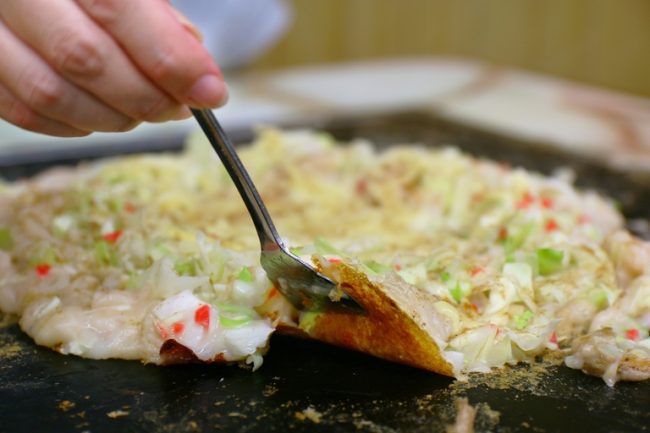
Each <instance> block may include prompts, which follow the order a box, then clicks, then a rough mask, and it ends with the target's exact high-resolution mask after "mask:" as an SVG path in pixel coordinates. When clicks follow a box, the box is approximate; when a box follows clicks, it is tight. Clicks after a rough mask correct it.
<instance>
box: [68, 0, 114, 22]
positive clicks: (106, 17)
mask: <svg viewBox="0 0 650 433" xmlns="http://www.w3.org/2000/svg"><path fill="white" fill-rule="evenodd" d="M79 3H80V4H81V6H82V7H83V8H84V9H85V10H86V12H87V13H88V15H90V16H92V17H93V18H95V19H97V20H99V21H101V22H102V23H104V24H110V23H113V22H115V21H118V20H119V19H120V16H121V14H122V12H123V8H124V1H121V0H79Z"/></svg>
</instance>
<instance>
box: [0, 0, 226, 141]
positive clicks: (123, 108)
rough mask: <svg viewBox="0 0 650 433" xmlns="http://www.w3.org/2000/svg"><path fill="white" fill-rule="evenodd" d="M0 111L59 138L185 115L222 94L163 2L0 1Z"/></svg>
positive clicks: (194, 42)
mask: <svg viewBox="0 0 650 433" xmlns="http://www.w3.org/2000/svg"><path fill="white" fill-rule="evenodd" d="M0 53H2V54H1V55H0V59H1V61H0V117H1V118H3V119H5V120H6V121H8V122H10V123H13V124H14V125H17V126H19V127H21V128H24V129H27V130H30V131H35V132H40V133H44V134H48V135H54V136H61V137H79V136H85V135H88V134H90V133H92V132H95V131H103V132H119V131H127V130H129V129H132V128H134V127H135V126H137V125H138V124H139V123H141V122H144V121H148V122H164V121H167V120H174V119H182V118H185V117H188V116H189V115H190V113H189V109H188V107H189V106H192V107H198V108H214V107H218V106H220V105H222V104H223V103H224V102H225V101H226V99H227V89H226V86H225V84H224V81H223V76H222V75H221V72H220V70H219V67H218V66H217V64H216V63H215V62H214V61H213V60H212V58H211V57H210V55H209V54H208V52H207V51H206V50H205V48H204V47H203V45H202V44H201V41H200V36H199V34H198V32H197V31H196V29H194V27H193V26H192V25H191V24H190V23H189V22H188V21H187V20H186V19H184V18H183V17H182V16H181V15H180V14H179V13H178V12H177V11H176V10H175V9H174V8H173V7H172V6H171V5H170V4H169V3H168V2H167V1H165V0H55V1H53V0H0Z"/></svg>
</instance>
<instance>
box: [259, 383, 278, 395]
mask: <svg viewBox="0 0 650 433" xmlns="http://www.w3.org/2000/svg"><path fill="white" fill-rule="evenodd" d="M277 392H278V388H277V387H276V386H274V385H266V386H265V387H264V391H262V395H263V396H264V397H271V396H272V395H273V394H275V393H277Z"/></svg>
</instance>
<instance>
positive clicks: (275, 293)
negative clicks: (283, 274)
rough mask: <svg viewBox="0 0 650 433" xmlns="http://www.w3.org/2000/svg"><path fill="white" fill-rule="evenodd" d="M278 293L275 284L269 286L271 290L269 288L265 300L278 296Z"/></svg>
mask: <svg viewBox="0 0 650 433" xmlns="http://www.w3.org/2000/svg"><path fill="white" fill-rule="evenodd" d="M279 294H280V291H279V290H278V289H277V288H276V287H275V286H273V287H271V290H269V294H268V295H266V300H267V301H268V300H270V299H273V298H275V297H276V296H278V295H279Z"/></svg>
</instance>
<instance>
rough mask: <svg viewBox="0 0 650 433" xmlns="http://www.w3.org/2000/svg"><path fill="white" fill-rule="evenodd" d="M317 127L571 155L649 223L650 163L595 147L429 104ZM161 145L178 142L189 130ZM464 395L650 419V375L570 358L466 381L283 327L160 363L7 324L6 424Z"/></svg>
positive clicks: (196, 422)
mask: <svg viewBox="0 0 650 433" xmlns="http://www.w3.org/2000/svg"><path fill="white" fill-rule="evenodd" d="M308 126H314V125H308ZM315 126H317V127H319V128H320V129H324V130H327V131H330V132H331V133H332V134H333V135H334V136H335V137H337V138H340V139H351V138H355V137H365V138H369V139H371V140H373V141H374V142H376V143H377V144H378V146H380V147H382V146H387V145H391V144H395V143H406V142H419V143H423V144H425V145H439V144H442V143H453V144H456V145H458V146H460V147H461V148H463V149H464V150H466V151H468V152H470V153H473V154H475V155H478V156H487V157H490V158H492V159H496V160H500V161H505V162H508V163H510V164H512V165H520V166H524V167H526V168H529V169H533V170H538V171H541V172H545V173H550V172H551V171H553V170H555V169H557V168H558V167H570V168H571V169H573V170H574V171H575V172H576V173H577V175H578V184H579V185H580V186H582V187H585V188H592V189H596V190H598V191H600V192H603V193H606V194H608V195H610V196H611V197H613V198H615V199H616V200H618V202H619V203H620V205H621V207H622V209H623V211H624V213H626V215H627V216H628V217H630V218H631V221H633V225H632V227H631V228H632V229H635V230H637V232H638V234H640V235H641V236H646V235H647V231H646V229H645V227H647V223H646V221H648V220H649V219H650V207H648V205H647V203H649V201H648V198H650V197H648V194H649V192H650V189H649V188H648V185H650V179H648V177H647V175H646V174H644V173H630V172H622V171H617V170H615V169H613V168H611V167H607V166H606V165H605V163H604V162H602V161H599V160H598V159H597V158H585V157H584V156H582V157H578V156H575V155H567V154H563V153H561V152H558V151H553V150H550V149H549V147H548V146H545V145H544V143H532V142H526V143H523V142H521V141H520V140H515V139H512V138H508V137H503V136H499V135H497V134H493V133H489V132H486V131H482V130H480V129H476V128H471V127H468V126H466V125H459V124H456V123H454V122H451V121H448V120H444V119H441V118H436V117H433V116H430V115H425V114H421V113H402V114H397V115H387V116H379V117H374V118H356V119H350V118H347V119H339V120H333V121H330V122H325V123H319V124H317V125H315ZM234 135H235V137H237V138H238V139H239V141H246V140H248V139H249V138H250V137H251V134H250V131H234ZM158 147H159V149H158V150H167V151H169V150H171V151H174V150H179V149H180V147H181V140H180V137H179V138H177V141H170V142H167V143H164V145H163V146H162V147H160V145H158ZM147 148H148V149H151V148H153V146H151V147H147ZM112 150H113V151H114V150H115V149H112ZM121 150H124V151H127V152H130V151H132V149H124V148H122V149H121ZM137 150H140V148H138V149H137ZM86 152H87V153H85V154H80V153H79V151H76V153H75V154H69V153H67V154H66V153H65V152H64V153H58V154H57V152H55V151H53V152H52V153H50V154H48V155H45V156H41V157H40V158H39V159H38V160H22V161H18V160H13V161H8V160H7V159H5V160H0V175H1V176H3V177H5V178H11V179H16V178H21V177H26V176H31V175H33V174H35V173H37V172H38V171H40V170H42V169H44V168H47V167H49V166H51V165H60V164H70V163H77V162H79V161H80V160H86V159H93V158H96V157H98V156H106V154H108V153H111V149H101V150H100V151H99V152H95V151H93V150H92V149H89V150H87V151H86ZM461 397H467V398H468V399H469V403H470V404H472V405H473V406H475V407H477V408H478V416H477V422H476V431H477V432H518V431H523V432H528V431H530V432H590V433H591V432H644V431H649V430H650V412H649V411H648V408H650V382H645V383H619V384H617V385H616V387H615V388H609V387H608V386H606V385H605V383H604V382H603V381H602V380H601V379H599V378H594V377H590V376H586V375H584V374H582V373H580V372H578V371H575V370H571V369H568V368H566V367H563V366H554V367H549V368H548V369H547V370H541V369H538V368H531V367H530V366H527V365H521V366H517V367H514V368H510V369H504V370H502V371H501V372H499V373H497V374H496V375H491V376H488V377H485V376H472V377H471V378H470V380H469V382H466V383H460V382H456V381H454V380H452V379H450V378H447V377H443V376H439V375H436V374H433V373H429V372H426V371H422V370H418V369H415V368H409V367H405V366H401V365H397V364H393V363H389V362H386V361H383V360H380V359H376V358H373V357H370V356H367V355H364V354H360V353H355V352H351V351H346V350H343V349H339V348H336V347H332V346H329V345H326V344H322V343H317V342H313V341H306V340H301V339H292V338H289V337H283V336H274V337H272V340H271V350H270V352H269V353H268V354H267V356H266V357H265V361H264V365H263V366H262V368H261V369H259V370H258V371H256V372H250V371H248V370H245V369H242V368H239V367H236V366H221V365H180V366H168V367H156V366H151V365H142V364H140V363H138V362H131V361H120V360H105V361H93V360H86V359H81V358H77V357H74V356H63V355H60V354H58V353H56V352H53V351H51V350H49V349H47V348H42V347H38V346H36V345H35V344H34V343H33V342H32V341H31V340H30V339H29V338H28V337H27V336H25V335H24V334H23V333H22V332H21V331H20V330H19V328H18V327H17V325H12V326H9V327H5V328H3V329H1V330H0V433H3V432H11V433H13V432H30V433H31V432H92V433H100V432H125V433H126V432H213V431H217V432H219V431H223V432H382V433H383V432H427V433H430V432H444V431H445V426H446V425H448V424H450V423H452V422H453V420H454V417H455V409H454V405H455V402H456V400H457V399H459V398H461ZM311 414H313V415H312V416H311V418H310V417H309V415H311Z"/></svg>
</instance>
